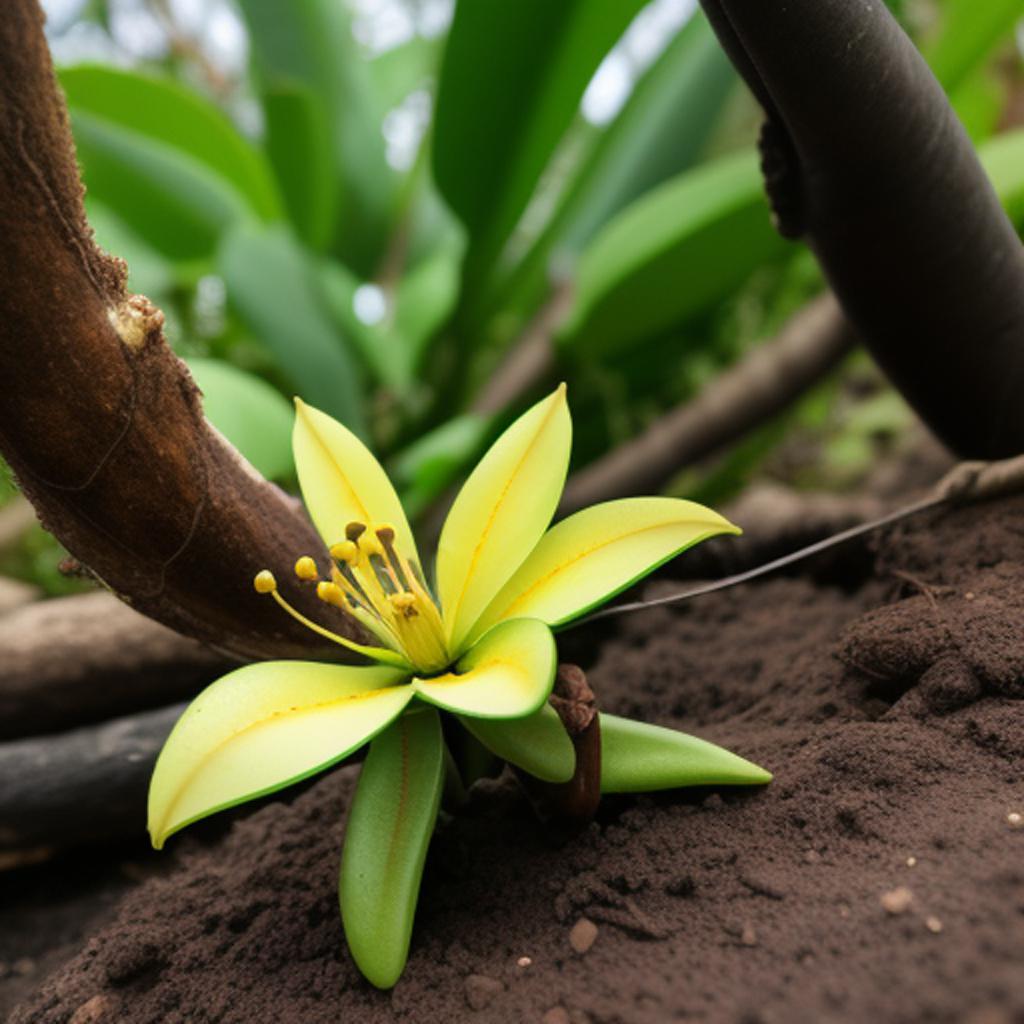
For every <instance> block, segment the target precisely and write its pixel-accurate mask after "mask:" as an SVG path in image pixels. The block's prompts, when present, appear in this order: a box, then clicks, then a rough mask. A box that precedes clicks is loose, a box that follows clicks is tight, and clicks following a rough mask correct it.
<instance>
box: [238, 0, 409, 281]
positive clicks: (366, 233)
mask: <svg viewBox="0 0 1024 1024" xmlns="http://www.w3.org/2000/svg"><path fill="white" fill-rule="evenodd" d="M239 6H240V8H241V11H242V15H243V16H244V18H245V20H246V23H247V24H248V27H249V38H250V42H251V44H252V49H253V63H254V65H255V68H256V71H257V78H258V81H259V85H260V90H261V92H263V93H264V95H270V96H273V95H275V94H277V95H280V93H281V92H282V90H285V89H288V90H292V91H293V92H294V91H295V90H297V89H299V88H301V89H305V90H307V91H308V93H309V94H311V95H313V96H315V97H316V99H317V103H316V105H315V106H310V107H308V108H307V111H306V114H305V115H304V116H308V117H309V118H310V125H309V128H308V129H304V130H309V131H315V132H316V133H318V134H319V135H320V136H321V137H322V138H323V139H325V140H327V144H328V146H329V148H330V151H331V153H332V155H333V165H334V174H335V176H336V177H337V178H338V181H339V190H338V199H339V205H338V216H337V217H336V219H335V221H334V223H333V224H332V225H331V228H332V230H331V237H332V239H333V241H334V245H335V248H336V249H337V251H338V252H339V254H340V255H341V256H342V257H343V258H344V259H345V260H346V262H348V263H349V265H350V266H352V268H353V269H354V270H356V271H357V273H359V274H360V275H361V276H363V277H369V276H370V275H371V274H372V273H373V272H374V271H375V270H376V263H377V260H378V259H379V257H380V253H381V249H382V246H383V244H384V242H385V240H386V239H387V237H388V223H389V220H390V210H391V201H392V198H393V191H394V177H393V175H392V174H391V172H390V170H389V168H388V165H387V162H386V161H385V159H384V138H383V134H382V131H381V118H382V115H383V111H381V110H379V109H378V108H377V107H376V104H375V103H374V102H373V99H372V95H373V93H372V87H371V84H370V81H369V71H368V68H367V67H366V61H365V60H364V59H363V58H362V57H361V55H360V53H359V51H358V49H357V47H356V44H355V40H354V39H353V38H352V32H351V29H350V27H349V20H348V15H347V13H346V7H345V5H344V4H341V3H338V2H337V0H291V2H290V3H288V4H282V3H280V0H240V4H239ZM268 124H269V126H270V127H271V129H272V130H273V129H275V128H280V127H282V125H281V121H280V119H279V118H273V119H272V118H270V117H268ZM286 144H287V142H286V141H285V140H281V141H275V142H272V143H271V149H272V150H277V151H278V159H280V150H281V148H282V147H283V146H284V145H286ZM328 212H329V211H328Z"/></svg>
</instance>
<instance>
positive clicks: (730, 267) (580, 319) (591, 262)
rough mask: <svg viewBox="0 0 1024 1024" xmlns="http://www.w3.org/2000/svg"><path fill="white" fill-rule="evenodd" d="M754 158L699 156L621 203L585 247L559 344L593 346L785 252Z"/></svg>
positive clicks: (724, 288)
mask: <svg viewBox="0 0 1024 1024" xmlns="http://www.w3.org/2000/svg"><path fill="white" fill-rule="evenodd" d="M786 244H787V243H786V242H785V241H784V240H783V239H781V238H780V237H779V235H778V234H777V233H776V231H775V229H774V228H773V227H772V223H771V217H770V214H769V210H768V204H767V202H766V200H765V197H764V188H763V184H762V180H761V172H760V170H759V168H758V162H757V158H756V156H755V155H754V154H753V153H740V154H738V155H733V156H728V157H724V158H722V159H720V160H715V161H713V162H711V163H707V164H702V165H701V166H699V167H697V168H694V169H693V170H692V171H688V172H686V173H685V174H682V175H679V176H678V177H676V178H673V179H672V180H671V181H667V182H665V183H664V184H663V185H661V186H660V187H658V188H657V189H655V190H654V191H652V192H648V193H647V194H646V195H645V196H643V197H641V198H640V199H638V200H637V201H636V202H634V203H632V204H631V205H629V206H627V207H626V209H624V210H623V211H622V212H621V213H619V214H618V216H616V217H615V218H614V219H613V220H611V221H610V222H609V223H608V224H607V225H606V226H605V227H604V229H603V230H602V231H601V232H600V233H599V234H598V235H597V237H595V238H594V240H593V242H592V243H591V244H590V245H589V246H588V247H587V248H586V250H585V251H584V253H583V256H582V257H581V260H580V265H579V271H578V280H577V294H576V302H575V306H574V310H573V313H572V314H571V316H570V317H569V319H568V321H567V323H566V325H565V327H564V328H563V330H562V332H561V340H562V342H563V343H565V344H568V345H571V346H574V347H577V348H581V349H585V350H586V351H587V352H588V353H591V354H602V353H608V352H612V351H615V350H617V349H622V348H625V347H627V346H629V345H630V344H631V343H635V342H638V341H640V340H642V339H644V338H646V337H648V336H650V335H653V334H655V333H658V332H660V331H663V330H666V329H668V328H671V327H674V326H676V325H677V324H679V323H680V322H681V321H683V320H685V319H686V318H687V317H689V316H693V315H694V314H696V313H699V312H701V311H703V310H705V309H707V308H709V307H710V306H713V305H714V304H716V303H717V302H719V301H721V300H722V299H724V298H725V297H727V296H728V295H730V294H732V292H733V291H734V290H735V289H736V288H737V287H739V285H740V284H742V283H743V281H745V280H746V279H747V278H748V277H749V276H750V274H751V273H752V272H753V271H754V270H755V269H756V268H757V267H759V266H761V265H762V264H763V263H765V262H766V261H768V260H771V259H773V258H776V257H779V256H780V255H781V254H783V253H784V252H785V251H786Z"/></svg>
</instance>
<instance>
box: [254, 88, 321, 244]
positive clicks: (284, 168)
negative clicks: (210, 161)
mask: <svg viewBox="0 0 1024 1024" xmlns="http://www.w3.org/2000/svg"><path fill="white" fill-rule="evenodd" d="M263 114H264V117H265V119H266V149H267V155H268V157H269V158H270V162H271V164H272V166H273V168H274V171H275V173H276V174H277V180H278V182H279V183H280V186H281V192H282V194H283V196H284V202H285V206H286V207H287V210H288V215H289V217H290V218H291V221H292V224H294V225H295V230H296V232H297V233H298V235H299V237H300V238H301V239H302V240H303V241H304V242H305V243H306V244H307V245H309V246H311V247H312V248H313V249H316V250H317V251H322V250H324V249H326V248H327V246H328V245H329V244H330V242H331V239H332V238H333V237H334V228H335V221H336V220H337V216H338V202H339V197H338V187H339V181H338V176H337V174H336V173H335V168H334V152H333V149H332V146H331V140H330V137H329V136H328V135H327V134H326V132H325V131H324V123H325V121H326V116H327V115H326V111H325V110H324V109H323V103H322V102H321V100H320V97H319V96H317V94H316V93H314V92H313V91H312V90H311V89H310V88H309V87H308V86H305V85H303V84H302V83H301V82H289V81H282V82H279V83H277V84H275V85H273V86H268V87H267V88H266V89H264V91H263Z"/></svg>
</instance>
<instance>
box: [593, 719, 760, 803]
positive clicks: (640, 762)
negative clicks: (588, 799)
mask: <svg viewBox="0 0 1024 1024" xmlns="http://www.w3.org/2000/svg"><path fill="white" fill-rule="evenodd" d="M771 781H772V776H771V773H770V772H766V771H765V770H764V769H763V768H759V767H758V766H757V765H756V764H752V763H751V762H750V761H747V760H745V759H744V758H742V757H740V756H739V755H737V754H732V753H730V752H729V751H728V750H724V749H723V748H722V747H716V746H715V745H714V744H713V743H708V742H707V741H705V740H699V739H697V737H696V736H688V735H687V734H686V733H685V732H676V730H675V729H663V728H662V727H661V726H658V725H646V724H644V723H643V722H634V721H631V720H630V719H628V718H617V717H616V716H615V715H606V714H603V713H602V715H601V792H602V793H646V792H649V791H650V790H653V789H677V788H679V787H682V786H715V785H726V786H759V785H763V784H764V783H766V782H771Z"/></svg>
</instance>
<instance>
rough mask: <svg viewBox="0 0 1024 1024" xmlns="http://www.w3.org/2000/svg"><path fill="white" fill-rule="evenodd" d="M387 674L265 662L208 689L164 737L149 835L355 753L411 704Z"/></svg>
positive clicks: (397, 675) (392, 673)
mask: <svg viewBox="0 0 1024 1024" xmlns="http://www.w3.org/2000/svg"><path fill="white" fill-rule="evenodd" d="M407 678H408V674H407V673H404V672H402V671H400V670H398V669H394V668H387V667H377V666H374V667H359V668H356V667H351V666H345V665H324V664H320V663H318V662H310V661H265V662H260V663H259V664H256V665H246V666H245V667H244V668H240V669H237V670H236V671H234V672H231V673H229V674H228V675H226V676H224V677H223V678H221V679H218V680H217V681H216V682H215V683H213V684H212V685H210V686H208V687H207V688H206V689H205V690H203V692H202V693H201V694H200V695H199V696H198V697H197V698H196V699H195V700H194V701H193V702H192V703H191V704H190V705H189V707H188V709H187V710H186V711H185V713H184V714H183V715H182V716H181V718H180V719H179V720H178V724H177V725H176V726H175V727H174V729H173V730H172V732H171V735H170V736H169V737H168V738H167V742H166V743H165V744H164V748H163V750H162V751H161V752H160V757H159V758H158V759H157V763H156V768H155V769H154V771H153V779H152V781H151V782H150V786H149V833H150V836H151V837H152V840H153V845H154V846H155V847H156V848H157V849H160V847H161V846H163V844H164V841H165V840H166V839H167V837H168V836H169V835H171V834H172V833H173V832H177V831H178V829H181V828H184V827H185V826H186V825H190V824H191V823H192V822H193V821H197V820H198V819H199V818H205V817H206V816H207V815H208V814H213V813H214V812H215V811H220V810H224V809H225V808H227V807H233V806H234V805H235V804H240V803H242V802H243V801H246V800H252V799H253V798H255V797H258V796H263V795H264V794H265V793H272V792H273V791H274V790H276V789H281V788H282V787H284V786H287V785H290V784H291V783H293V782H298V781H299V780H300V779H304V778H306V777H307V776H309V775H312V774H313V773H314V772H318V771H321V770H322V769H324V768H328V767H329V766H330V765H332V764H334V763H335V762H336V761H340V760H341V759H342V758H343V757H345V756H346V755H348V754H350V753H351V752H352V751H353V750H355V749H356V748H357V747H361V746H362V745H363V744H364V743H366V741H367V740H369V739H370V738H371V737H372V736H374V735H375V734H376V733H378V732H379V731H380V730H381V729H383V728H384V726H386V725H387V724H388V723H389V722H390V721H392V720H393V719H394V718H395V717H396V716H397V715H399V714H400V713H401V712H402V710H403V708H404V707H405V706H406V704H408V703H409V701H410V700H411V699H412V696H413V689H412V687H411V686H396V685H395V684H396V683H399V682H401V681H402V680H403V679H407Z"/></svg>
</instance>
